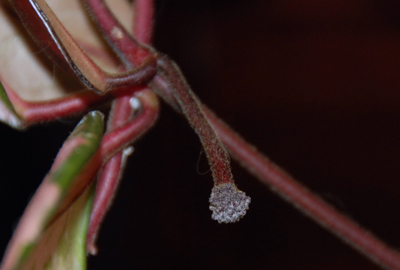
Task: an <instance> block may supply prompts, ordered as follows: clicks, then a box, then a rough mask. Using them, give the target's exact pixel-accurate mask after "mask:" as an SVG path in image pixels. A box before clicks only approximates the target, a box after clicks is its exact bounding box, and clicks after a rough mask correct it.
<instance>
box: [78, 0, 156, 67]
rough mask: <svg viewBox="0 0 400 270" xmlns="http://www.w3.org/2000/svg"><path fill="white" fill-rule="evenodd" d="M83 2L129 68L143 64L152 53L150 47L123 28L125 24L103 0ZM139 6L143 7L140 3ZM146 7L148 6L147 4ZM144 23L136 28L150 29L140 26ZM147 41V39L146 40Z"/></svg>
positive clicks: (104, 35)
mask: <svg viewBox="0 0 400 270" xmlns="http://www.w3.org/2000/svg"><path fill="white" fill-rule="evenodd" d="M83 2H84V3H85V6H86V7H87V10H88V12H89V13H90V14H91V15H92V16H91V18H92V20H93V21H94V22H95V24H96V25H97V26H98V28H99V30H100V31H101V32H102V34H103V37H104V38H105V39H106V41H107V42H108V44H109V45H110V46H111V47H112V49H113V50H114V51H115V52H116V53H117V54H118V56H119V57H120V58H121V60H122V61H123V62H124V64H125V66H126V67H127V68H132V67H134V66H140V65H142V63H143V61H144V59H145V58H146V57H149V56H150V55H152V54H151V52H150V51H149V48H147V47H144V46H143V45H141V44H139V43H138V42H137V41H136V40H135V39H133V38H132V37H131V35H130V34H129V33H128V32H127V31H126V30H125V29H124V28H123V26H121V24H120V23H119V22H118V20H117V19H115V17H114V16H113V15H112V13H111V12H110V10H109V9H108V8H107V6H106V5H105V3H104V1H103V0H84V1H83ZM139 7H140V8H143V7H142V6H140V5H139ZM144 7H146V8H147V6H144ZM144 12H145V14H146V16H148V15H149V14H148V13H149V11H147V10H145V11H144ZM136 14H140V13H139V12H136V13H135V16H136ZM140 18H144V20H148V19H152V17H150V18H146V17H145V16H144V17H140ZM135 22H136V20H135ZM143 23H145V22H140V25H138V26H137V28H135V29H136V30H140V31H141V32H143V31H146V30H148V29H147V28H146V29H141V28H139V27H141V26H142V25H143ZM147 25H148V23H145V25H144V26H145V27H147ZM140 35H141V36H144V35H145V34H142V33H140ZM150 36H151V35H150ZM145 41H147V40H144V42H145Z"/></svg>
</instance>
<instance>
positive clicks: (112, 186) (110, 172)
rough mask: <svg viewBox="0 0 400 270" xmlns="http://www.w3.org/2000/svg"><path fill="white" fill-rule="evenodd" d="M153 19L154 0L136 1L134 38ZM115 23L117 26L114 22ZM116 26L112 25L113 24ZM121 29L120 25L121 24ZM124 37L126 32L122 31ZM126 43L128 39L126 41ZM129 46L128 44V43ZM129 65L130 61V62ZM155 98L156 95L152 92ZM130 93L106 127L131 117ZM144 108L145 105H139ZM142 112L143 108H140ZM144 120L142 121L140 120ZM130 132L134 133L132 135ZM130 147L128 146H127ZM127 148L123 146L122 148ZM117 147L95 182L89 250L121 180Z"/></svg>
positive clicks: (145, 35)
mask: <svg viewBox="0 0 400 270" xmlns="http://www.w3.org/2000/svg"><path fill="white" fill-rule="evenodd" d="M95 2H96V1H90V0H89V1H88V2H87V4H88V5H89V4H92V5H95V4H96V3H95ZM97 3H99V2H97ZM102 8H103V11H104V10H105V11H106V15H107V14H108V15H109V16H110V12H109V11H108V9H106V8H105V7H104V6H102ZM110 18H111V19H112V20H111V22H115V19H114V18H113V17H112V16H110ZM152 20H153V1H152V0H139V1H137V3H135V21H134V28H133V29H134V33H135V35H136V36H137V39H138V40H139V41H141V42H143V43H147V44H148V43H150V41H151V36H152V29H153V28H152V23H151V22H152ZM113 26H114V27H120V26H116V25H113ZM114 29H115V28H114ZM121 29H122V28H121ZM125 37H128V35H127V34H126V33H125ZM127 44H128V45H129V44H130V43H127ZM128 49H129V47H128ZM129 55H130V56H131V57H130V58H128V59H129V60H130V61H132V64H139V63H138V62H140V61H139V60H140V59H137V57H134V56H133V55H132V54H129ZM129 65H131V63H129ZM147 92H148V91H147ZM153 98H154V99H155V102H156V101H157V98H156V97H154V96H153ZM130 99H131V97H130V96H122V97H119V98H118V99H116V100H115V101H114V102H113V106H112V109H111V113H110V119H109V122H108V127H107V131H108V132H113V130H115V129H117V128H119V127H121V126H122V125H123V124H125V123H126V122H127V121H128V120H129V119H130V118H131V115H132V113H133V112H134V109H133V108H132V106H131V104H130ZM143 109H146V108H142V110H143ZM151 112H153V113H154V117H153V118H151V117H150V118H148V119H149V122H148V124H150V126H147V127H144V129H145V130H147V129H149V128H150V127H151V125H152V124H153V123H154V120H155V118H157V115H158V105H157V106H156V110H153V111H151ZM142 113H143V111H142ZM142 122H143V123H144V121H142ZM131 136H136V135H132V134H131ZM128 149H129V148H128ZM125 150H126V149H125ZM125 150H122V151H119V152H118V153H116V154H115V155H114V156H112V157H111V158H110V159H109V160H108V161H107V162H106V164H104V166H103V168H102V170H101V172H100V173H99V177H98V179H97V184H96V192H95V198H94V202H93V209H92V213H91V217H90V221H89V229H88V235H87V240H86V250H87V251H88V252H89V253H90V254H92V255H95V254H97V247H96V244H95V242H96V239H97V235H98V232H99V229H100V225H101V223H102V222H103V220H104V218H105V215H106V213H107V211H108V209H109V208H110V206H111V204H112V200H113V198H114V195H115V193H116V191H117V189H118V186H119V182H120V180H121V177H122V174H123V171H124V167H125V163H126V158H127V155H128V154H129V151H128V153H127V152H126V151H125Z"/></svg>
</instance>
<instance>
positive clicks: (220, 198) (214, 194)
mask: <svg viewBox="0 0 400 270" xmlns="http://www.w3.org/2000/svg"><path fill="white" fill-rule="evenodd" d="M250 201H251V199H250V197H249V196H246V193H244V192H243V191H240V190H239V189H238V188H237V187H236V186H235V185H234V184H232V183H228V184H222V185H218V186H214V187H213V189H212V191H211V196H210V200H209V202H210V210H211V211H212V212H213V213H212V216H211V218H212V219H214V220H216V221H218V223H233V222H237V221H239V219H240V218H242V217H243V216H244V215H246V210H248V209H249V204H250Z"/></svg>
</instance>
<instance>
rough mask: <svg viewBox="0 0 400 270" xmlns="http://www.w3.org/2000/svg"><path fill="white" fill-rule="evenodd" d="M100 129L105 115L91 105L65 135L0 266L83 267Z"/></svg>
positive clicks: (5, 267) (28, 267) (15, 267)
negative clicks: (74, 126)
mask: <svg viewBox="0 0 400 270" xmlns="http://www.w3.org/2000/svg"><path fill="white" fill-rule="evenodd" d="M102 133H103V115H102V114H101V113H100V112H98V111H94V112H91V113H89V114H87V115H86V116H85V117H84V118H83V119H82V120H81V122H80V123H79V124H78V126H77V127H76V128H75V130H74V131H73V132H72V133H71V135H70V136H69V137H68V139H67V140H66V141H65V143H64V145H63V147H62V148H61V150H60V151H59V153H58V155H57V157H56V160H55V161H54V164H53V166H52V168H51V169H50V172H49V173H48V174H47V176H46V177H45V179H44V180H43V182H42V184H41V185H40V186H39V188H38V190H37V191H36V193H35V195H34V196H33V198H32V200H31V201H30V202H29V204H28V206H27V208H26V210H25V212H24V214H23V216H22V218H21V220H20V222H19V224H18V227H17V229H16V231H15V232H14V235H13V237H12V239H11V241H10V243H9V245H8V247H7V250H6V253H5V256H4V259H3V262H2V265H1V267H0V269H1V270H11V269H39V270H40V269H45V268H44V267H50V266H51V267H50V268H48V269H84V267H85V261H84V258H85V239H86V230H87V225H88V219H89V215H90V210H91V200H92V192H91V188H88V186H89V185H90V184H91V183H92V180H93V178H94V176H95V174H96V172H97V170H98V169H99V166H100V164H101V161H100V159H99V152H98V148H99V145H100V142H101V139H102ZM54 265H57V267H61V266H62V267H64V268H53V266H54ZM71 265H79V267H81V268H75V267H72V268H71V267H70V266H71Z"/></svg>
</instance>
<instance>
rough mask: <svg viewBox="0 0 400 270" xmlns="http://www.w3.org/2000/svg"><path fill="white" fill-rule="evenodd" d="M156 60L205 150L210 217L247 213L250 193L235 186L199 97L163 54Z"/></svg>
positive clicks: (233, 219)
mask: <svg viewBox="0 0 400 270" xmlns="http://www.w3.org/2000/svg"><path fill="white" fill-rule="evenodd" d="M157 62H158V66H159V69H160V72H161V73H162V74H163V75H165V78H168V79H167V84H168V88H169V89H171V93H172V95H173V98H174V99H175V100H176V102H177V103H178V105H179V108H180V109H181V110H182V112H183V114H184V115H185V117H186V119H187V120H188V121H189V124H190V125H191V126H192V128H193V129H194V130H195V132H196V133H197V135H198V136H199V138H200V141H201V143H202V145H203V148H204V152H205V153H206V156H207V159H208V163H209V165H210V168H211V172H212V177H213V179H214V188H213V189H212V192H211V196H210V200H209V202H210V210H212V211H213V214H212V218H213V219H215V220H217V221H218V222H219V223H222V222H224V223H230V222H237V221H238V220H239V219H240V218H241V217H243V216H244V215H245V214H246V210H247V209H248V206H249V204H250V197H248V196H246V195H245V193H244V192H242V191H240V190H238V189H237V187H236V185H235V183H234V181H233V176H232V173H231V167H230V159H229V156H228V153H227V152H226V150H225V148H224V146H223V145H222V143H221V141H220V139H219V137H218V135H217V133H216V132H215V130H214V129H213V128H212V126H211V125H210V123H209V122H208V120H207V118H206V117H205V115H204V112H203V110H202V107H201V103H200V101H199V100H198V98H197V97H196V96H195V94H194V93H193V92H192V90H191V88H190V86H189V85H188V83H187V82H186V80H185V77H184V76H183V74H182V73H181V71H180V69H179V67H178V66H177V65H176V64H175V63H174V62H173V61H171V60H169V59H168V57H166V56H164V57H160V58H158V61H157ZM165 96H166V95H162V97H165ZM169 99H172V97H170V98H169Z"/></svg>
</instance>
